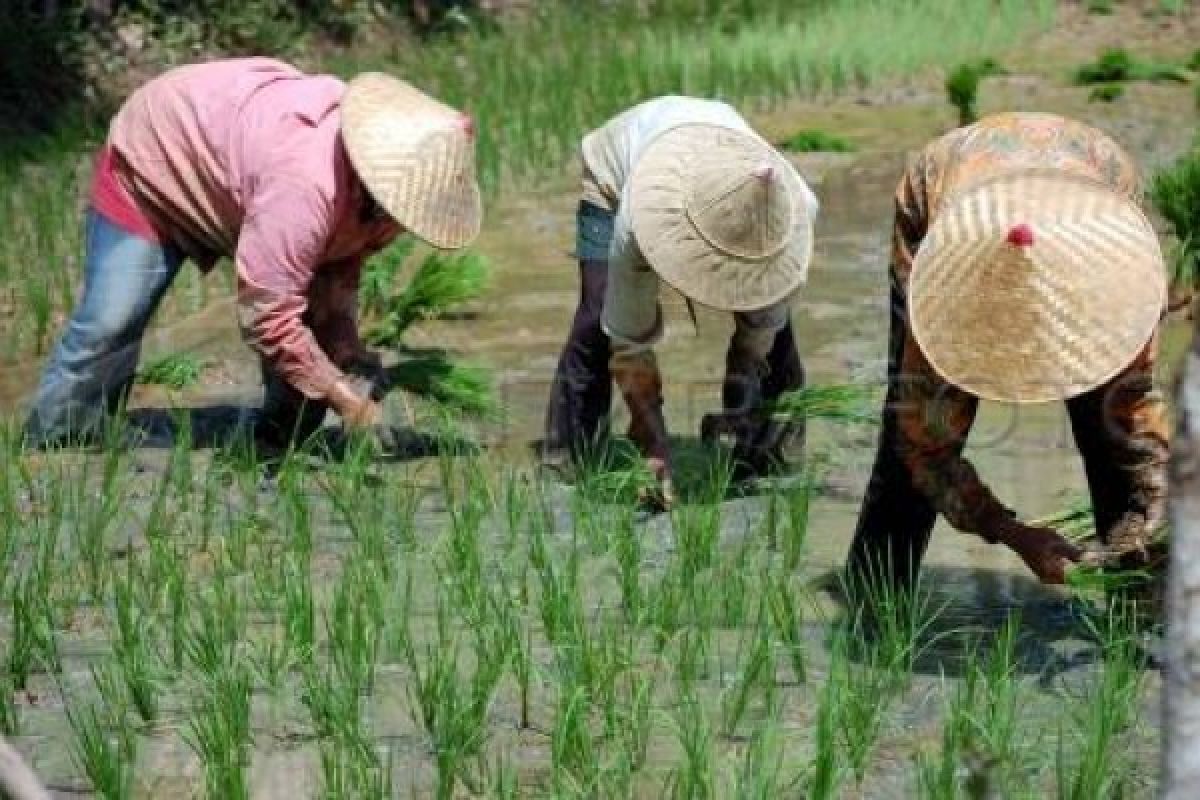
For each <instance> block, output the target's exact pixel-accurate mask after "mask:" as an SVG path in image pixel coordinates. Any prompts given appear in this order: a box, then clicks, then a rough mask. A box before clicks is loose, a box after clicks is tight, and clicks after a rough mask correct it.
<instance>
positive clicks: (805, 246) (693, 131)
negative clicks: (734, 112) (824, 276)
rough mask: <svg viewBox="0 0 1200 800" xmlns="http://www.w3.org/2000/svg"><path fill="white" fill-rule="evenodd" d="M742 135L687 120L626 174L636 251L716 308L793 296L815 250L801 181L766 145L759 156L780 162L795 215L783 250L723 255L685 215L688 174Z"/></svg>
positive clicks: (743, 307)
mask: <svg viewBox="0 0 1200 800" xmlns="http://www.w3.org/2000/svg"><path fill="white" fill-rule="evenodd" d="M731 135H734V136H743V137H744V136H748V135H749V134H742V133H740V132H736V131H731V130H730V129H727V128H722V127H719V126H715V125H704V124H685V125H680V126H678V127H675V128H671V129H670V130H667V131H665V132H664V133H662V134H660V135H659V136H657V137H656V138H655V139H654V141H653V142H651V143H650V144H649V145H648V146H647V147H646V149H645V150H644V151H643V152H642V154H641V156H640V157H639V158H638V161H637V164H636V165H634V169H633V173H632V175H631V176H630V191H629V200H628V202H629V204H630V217H631V219H632V224H633V233H634V238H635V239H636V240H637V244H638V248H639V249H640V250H641V252H642V255H643V256H645V258H646V261H647V262H648V263H649V265H650V267H651V269H653V270H654V271H655V272H656V273H657V274H658V275H659V277H661V278H662V279H663V280H664V281H666V282H667V283H668V284H670V285H671V286H672V287H673V288H675V289H676V290H678V291H679V292H680V293H681V294H683V295H684V296H685V297H687V298H689V299H691V300H694V301H695V302H698V303H700V304H702V305H705V306H709V307H711V308H715V309H718V310H722V311H756V310H759V309H762V308H766V307H767V306H770V305H773V304H775V303H777V302H779V301H781V300H784V299H785V298H787V297H789V296H790V295H791V294H793V293H794V292H795V291H796V290H797V289H798V288H799V287H800V286H801V285H802V284H803V283H804V280H805V277H806V275H807V271H808V265H809V263H810V262H811V261H812V255H813V221H812V220H811V219H810V218H809V213H808V209H807V206H806V205H805V202H804V199H803V186H802V184H801V183H800V180H799V178H798V177H797V176H796V175H795V172H794V171H793V170H792V168H791V166H790V165H789V164H787V163H786V162H785V161H783V159H782V157H781V156H779V155H778V154H777V153H775V152H774V150H772V149H771V148H770V147H769V146H768V145H766V144H765V143H763V144H762V150H761V152H762V154H764V155H765V156H766V157H769V158H771V159H775V160H778V161H779V162H780V164H779V170H778V172H779V174H780V175H782V176H784V178H783V179H784V181H786V184H785V185H787V186H788V187H789V190H790V191H791V192H792V194H793V203H792V207H793V213H794V214H795V215H796V217H797V218H796V220H795V222H794V224H793V226H792V235H791V238H790V239H789V241H788V243H787V245H786V247H784V248H783V249H782V250H781V251H780V252H779V253H776V254H774V255H772V256H770V257H768V258H763V259H752V258H745V257H738V256H736V255H733V254H730V253H726V252H722V251H721V250H719V249H717V248H716V247H714V246H713V245H712V244H711V243H710V242H709V241H708V240H706V239H705V238H704V237H703V236H702V235H701V234H700V233H699V232H698V231H697V230H696V228H695V227H694V225H693V224H692V222H691V221H690V219H689V217H688V214H687V187H688V176H689V172H690V171H691V170H692V168H693V167H694V165H695V164H696V163H698V162H699V161H701V160H712V159H720V158H723V157H725V156H726V153H725V152H723V149H727V148H723V142H726V141H728V140H729V139H728V137H730V136H731Z"/></svg>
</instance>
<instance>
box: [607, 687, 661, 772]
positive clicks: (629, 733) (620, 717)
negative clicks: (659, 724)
mask: <svg viewBox="0 0 1200 800" xmlns="http://www.w3.org/2000/svg"><path fill="white" fill-rule="evenodd" d="M625 678H626V680H625V682H624V685H623V686H622V695H621V697H620V698H619V699H618V701H617V702H616V703H614V708H613V713H612V715H611V719H612V722H613V724H612V725H610V726H609V728H608V732H609V735H610V736H611V737H612V738H613V739H615V740H616V741H617V742H618V744H619V747H620V750H621V753H622V754H623V757H624V760H625V762H626V763H627V764H628V765H629V769H630V770H631V771H633V772H637V771H638V770H641V769H642V768H643V767H644V766H645V765H646V759H647V756H648V754H649V748H650V737H651V735H652V734H653V716H652V712H653V710H654V691H655V688H656V687H657V686H658V675H657V673H656V672H655V671H654V670H653V669H631V670H629V671H627V672H626V673H625Z"/></svg>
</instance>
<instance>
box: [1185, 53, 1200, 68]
mask: <svg viewBox="0 0 1200 800" xmlns="http://www.w3.org/2000/svg"><path fill="white" fill-rule="evenodd" d="M1187 68H1188V69H1190V70H1192V71H1193V72H1200V50H1197V51H1196V52H1194V53H1192V57H1191V59H1190V60H1189V61H1188V63H1187Z"/></svg>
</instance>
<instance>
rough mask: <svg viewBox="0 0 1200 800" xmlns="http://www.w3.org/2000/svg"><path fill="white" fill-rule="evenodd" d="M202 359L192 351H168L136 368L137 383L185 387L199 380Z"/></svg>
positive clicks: (202, 365)
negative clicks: (138, 368)
mask: <svg viewBox="0 0 1200 800" xmlns="http://www.w3.org/2000/svg"><path fill="white" fill-rule="evenodd" d="M203 371H204V361H203V360H201V359H200V358H199V357H198V356H196V355H195V354H194V353H169V354H167V355H165V356H162V357H161V358H156V359H153V360H152V361H150V362H149V363H147V364H146V365H145V366H144V367H142V368H141V369H140V370H138V374H137V381H138V383H142V384H148V385H151V386H166V387H167V388H169V389H186V388H188V387H189V386H194V385H196V384H197V383H199V382H200V373H201V372H203Z"/></svg>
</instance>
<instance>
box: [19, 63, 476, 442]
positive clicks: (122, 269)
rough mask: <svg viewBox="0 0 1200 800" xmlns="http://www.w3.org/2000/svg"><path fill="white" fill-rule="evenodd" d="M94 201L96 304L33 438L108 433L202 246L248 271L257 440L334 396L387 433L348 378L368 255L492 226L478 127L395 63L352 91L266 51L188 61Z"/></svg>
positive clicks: (241, 277)
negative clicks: (145, 344)
mask: <svg viewBox="0 0 1200 800" xmlns="http://www.w3.org/2000/svg"><path fill="white" fill-rule="evenodd" d="M90 205H91V207H90V209H89V210H88V212H87V249H86V257H85V283H84V290H83V297H82V299H81V300H80V302H79V305H78V306H77V307H76V309H75V311H74V313H73V315H72V317H71V320H70V322H69V324H68V325H67V328H66V331H65V333H64V334H63V337H62V340H61V341H60V342H59V343H58V346H57V348H56V349H55V351H54V353H53V355H52V356H51V358H50V360H49V363H48V364H47V366H46V369H45V373H44V375H43V376H42V380H41V384H40V386H39V387H38V390H37V394H36V397H35V399H34V401H33V407H32V410H31V413H30V416H29V420H28V422H27V423H26V432H27V434H28V436H29V437H30V438H31V439H32V440H33V441H34V442H36V443H40V444H48V443H56V442H65V441H72V440H78V439H79V438H81V437H82V438H94V437H95V435H96V434H97V433H98V431H99V429H100V427H101V423H102V422H103V419H104V417H105V415H106V414H107V413H111V412H112V411H114V410H115V409H116V408H118V407H119V404H120V402H121V400H122V398H123V395H124V394H125V393H126V392H127V391H128V388H129V386H130V383H131V381H132V379H133V376H134V372H135V370H136V367H137V361H138V352H139V349H140V342H141V338H142V335H143V332H144V330H145V328H146V325H147V323H148V322H149V320H150V317H151V316H152V315H153V313H154V310H155V308H156V307H157V306H158V304H159V301H160V300H161V299H162V297H163V294H164V293H165V292H166V290H167V287H168V286H170V284H171V281H172V280H173V279H174V277H175V275H176V274H177V273H178V272H179V269H180V266H181V265H182V263H183V261H184V259H185V258H191V259H192V260H194V261H195V262H196V263H197V264H198V265H199V266H200V268H201V269H202V270H205V271H207V270H209V269H211V268H212V266H213V264H214V262H215V261H216V260H217V259H218V258H219V257H221V256H229V257H232V258H233V260H234V262H235V266H236V273H237V308H238V317H239V322H240V324H241V327H242V331H243V335H244V336H245V339H246V341H247V342H248V343H249V344H250V346H251V347H252V348H253V349H254V350H255V351H257V352H258V354H259V355H260V357H261V360H262V364H263V371H264V380H265V382H266V396H265V402H264V406H265V408H264V410H263V414H262V416H261V419H260V423H259V424H258V425H257V430H256V432H257V433H259V434H264V435H266V436H267V437H268V438H269V439H275V440H279V441H286V440H287V439H288V437H290V436H291V435H293V434H295V435H297V436H301V437H303V436H305V435H307V434H308V433H310V432H311V431H312V430H314V429H315V428H316V427H317V426H318V425H319V424H320V421H321V419H322V417H323V416H324V414H325V410H326V407H332V408H333V409H334V410H335V411H336V412H337V413H338V414H340V415H341V417H342V419H343V421H344V422H345V423H346V424H347V425H348V426H350V427H353V428H360V429H368V430H375V431H377V432H379V433H381V434H382V432H383V431H384V430H385V429H384V428H382V427H381V426H380V421H381V411H380V407H379V404H378V403H377V402H376V401H375V400H374V399H372V398H371V397H370V396H369V395H368V393H366V392H364V391H362V390H360V389H358V388H356V386H357V385H360V384H356V383H355V382H354V381H353V380H352V378H350V377H349V375H348V373H354V372H362V371H363V370H364V369H368V370H369V369H377V368H378V358H377V356H375V355H374V354H373V353H370V352H368V351H367V350H365V349H364V347H363V345H362V343H361V341H360V340H359V337H358V329H357V319H356V316H357V315H356V298H357V287H358V280H359V272H360V270H361V267H362V264H363V259H364V258H365V257H366V256H368V255H370V254H371V253H373V252H375V251H377V250H379V249H380V248H382V247H384V246H385V245H386V244H388V243H389V242H391V241H392V240H393V239H394V238H395V237H396V236H397V234H399V233H401V232H403V231H405V230H408V231H411V232H412V233H413V234H415V235H417V236H419V237H420V238H422V239H424V240H425V241H427V242H429V243H430V244H432V245H434V246H435V247H441V248H458V247H462V246H463V245H465V244H467V243H468V242H469V241H471V239H472V238H474V236H475V235H476V233H477V232H478V230H479V225H480V216H481V211H480V197H479V191H478V188H477V186H476V183H475V175H474V145H473V141H472V127H471V122H470V119H469V118H468V117H466V116H464V115H462V114H460V113H459V112H457V111H455V110H453V109H451V108H448V107H446V106H444V105H442V104H441V103H439V102H438V101H436V100H434V99H432V98H430V97H428V96H426V95H424V94H422V93H421V92H420V91H418V90H417V89H414V88H413V87H411V86H409V85H407V84H405V83H403V82H401V81H398V80H395V79H393V78H390V77H388V76H386V75H381V74H364V75H360V76H358V77H357V78H355V79H354V80H353V81H351V82H350V83H349V85H346V84H343V83H342V81H340V80H338V79H337V78H334V77H332V76H327V75H305V74H303V73H301V72H299V71H297V70H296V69H295V68H293V67H291V66H289V65H287V64H284V63H281V62H279V61H272V60H268V59H262V58H254V59H240V60H230V61H217V62H213V63H210V64H201V65H196V66H187V67H182V68H179V69H175V70H172V71H170V72H167V73H166V74H164V75H162V76H160V77H158V78H156V79H155V80H153V81H151V82H150V83H148V84H146V85H145V86H144V87H142V88H141V89H139V90H138V91H137V92H135V93H134V94H133V95H132V96H131V97H130V98H129V100H128V101H127V102H126V103H125V105H124V106H123V107H122V108H121V110H120V111H119V112H118V113H117V115H116V117H115V118H114V119H113V121H112V126H111V129H110V131H109V136H108V141H107V144H106V145H105V146H104V148H103V150H102V151H101V152H100V155H99V158H98V163H97V170H96V175H95V179H94V181H93V184H92V189H91V204H90Z"/></svg>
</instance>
